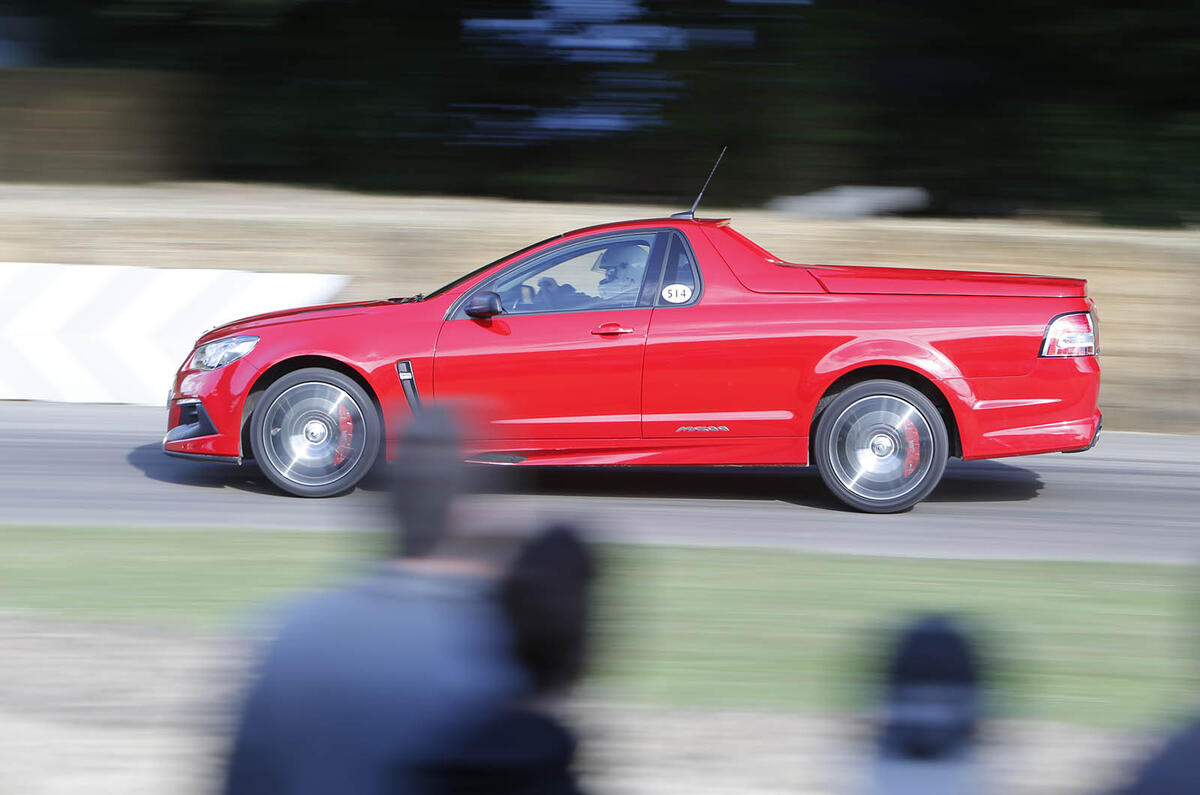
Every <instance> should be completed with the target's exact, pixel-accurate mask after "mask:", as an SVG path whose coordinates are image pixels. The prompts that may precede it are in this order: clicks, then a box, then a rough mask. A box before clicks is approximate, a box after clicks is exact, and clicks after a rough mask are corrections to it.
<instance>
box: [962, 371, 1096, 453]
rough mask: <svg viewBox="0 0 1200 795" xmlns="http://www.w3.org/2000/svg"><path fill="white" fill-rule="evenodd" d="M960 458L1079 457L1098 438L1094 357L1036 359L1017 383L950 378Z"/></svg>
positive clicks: (992, 379) (991, 379)
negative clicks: (1028, 372) (1047, 455)
mask: <svg viewBox="0 0 1200 795" xmlns="http://www.w3.org/2000/svg"><path fill="white" fill-rule="evenodd" d="M943 384H944V385H946V386H947V387H948V388H950V389H951V390H952V391H953V392H954V393H955V394H954V397H955V398H957V402H959V405H958V406H956V407H955V418H956V419H957V420H958V426H959V436H960V438H961V441H962V453H963V458H965V459H968V460H971V459H980V458H1002V457H1006V456H1017V455H1036V454H1038V453H1064V452H1082V451H1084V450H1087V449H1090V448H1091V447H1092V446H1093V445H1094V444H1095V443H1096V439H1097V438H1098V436H1099V433H1100V425H1101V413H1100V407H1099V400H1100V365H1099V363H1098V362H1097V360H1096V357H1094V356H1086V357H1078V358H1070V359H1038V360H1037V364H1036V366H1035V367H1034V369H1033V371H1032V372H1031V373H1030V374H1029V375H1026V376H1021V377H1017V378H999V377H998V378H976V379H969V380H968V379H949V380H947V381H945V382H943Z"/></svg>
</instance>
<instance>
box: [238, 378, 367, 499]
mask: <svg viewBox="0 0 1200 795" xmlns="http://www.w3.org/2000/svg"><path fill="white" fill-rule="evenodd" d="M381 436H382V425H381V423H380V421H379V414H378V412H376V410H375V404H374V403H373V402H372V400H371V398H370V396H368V395H367V393H366V392H365V391H364V390H363V388H362V387H361V386H359V385H358V384H357V383H356V382H355V381H354V380H353V379H351V378H349V377H347V376H345V375H343V374H342V373H339V372H336V371H334V370H326V369H324V368H318V367H309V368H305V369H303V370H296V371H295V372H292V373H288V374H287V375H285V376H283V377H282V378H280V379H279V380H278V381H276V382H275V383H273V384H271V386H270V387H268V388H267V391H266V392H265V393H264V394H263V396H262V399H261V400H260V401H259V402H258V405H257V406H256V407H255V409H254V414H253V415H252V416H251V418H250V445H251V448H252V449H253V452H254V458H255V460H256V461H257V462H258V465H259V467H260V468H261V469H262V471H263V473H264V474H265V475H266V476H267V477H268V478H270V479H271V481H272V482H273V483H275V485H277V486H279V487H280V488H282V489H283V490H284V491H287V492H290V493H291V494H295V495H297V496H300V497H330V496H333V495H335V494H341V493H343V492H346V491H349V490H350V489H351V488H353V487H354V485H355V484H356V483H358V481H360V480H362V478H363V476H364V475H366V474H367V472H368V471H370V469H371V466H372V465H373V464H374V463H375V458H376V456H377V454H378V452H379V442H380V438H381Z"/></svg>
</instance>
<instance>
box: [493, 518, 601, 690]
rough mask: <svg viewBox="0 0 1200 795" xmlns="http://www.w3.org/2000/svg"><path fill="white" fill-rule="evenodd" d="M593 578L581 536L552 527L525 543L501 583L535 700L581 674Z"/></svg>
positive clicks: (516, 641) (519, 657) (560, 527)
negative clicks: (537, 696)
mask: <svg viewBox="0 0 1200 795" xmlns="http://www.w3.org/2000/svg"><path fill="white" fill-rule="evenodd" d="M595 574H596V569H595V563H594V560H593V558H592V554H591V552H590V551H589V550H588V548H587V547H586V546H585V545H584V543H583V542H582V541H581V540H580V538H579V536H578V534H577V533H575V531H573V530H572V529H570V528H568V527H565V526H563V525H553V526H550V527H548V528H547V529H545V530H543V531H541V532H540V533H538V534H536V535H535V536H533V537H532V538H530V539H529V540H528V541H526V542H525V544H524V545H523V546H522V547H521V550H520V551H519V552H518V553H517V556H516V559H515V560H514V561H513V563H512V565H511V566H510V567H509V570H508V573H507V574H506V576H505V577H504V580H503V582H502V583H501V586H500V598H501V602H502V604H503V606H504V610H505V612H506V613H507V615H508V619H509V623H510V625H511V626H512V631H513V644H514V648H515V652H516V656H517V659H518V661H519V662H520V663H521V664H522V665H523V666H524V667H525V669H526V671H527V672H528V673H529V675H530V678H531V680H532V682H533V689H534V692H535V694H537V695H543V694H547V693H551V692H554V691H557V690H561V689H562V688H565V687H568V686H570V685H571V684H573V683H574V682H575V681H576V680H578V679H579V677H580V675H581V674H582V673H583V669H584V664H585V660H586V656H587V630H588V615H589V605H588V594H589V589H590V587H591V584H592V581H593V580H594V578H595Z"/></svg>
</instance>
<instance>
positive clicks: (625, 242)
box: [484, 232, 657, 314]
mask: <svg viewBox="0 0 1200 795" xmlns="http://www.w3.org/2000/svg"><path fill="white" fill-rule="evenodd" d="M656 236H657V233H655V232H649V233H647V234H644V235H622V236H620V237H609V238H604V239H601V240H592V241H586V242H583V243H580V244H579V245H576V246H569V247H567V248H565V249H561V250H559V251H556V252H553V253H551V254H549V255H547V256H546V257H543V258H541V259H539V260H536V261H534V262H532V263H529V264H528V265H524V266H521V267H518V268H516V269H515V270H513V271H509V272H508V273H505V274H503V275H501V276H500V277H499V278H498V279H497V280H496V281H495V282H493V283H492V285H491V286H490V287H486V288H484V289H491V290H494V291H495V292H497V293H499V294H500V301H501V303H502V304H503V305H504V311H505V312H506V313H508V314H536V313H542V312H570V311H579V310H596V309H625V308H629V307H633V306H636V305H637V302H638V295H639V293H640V292H641V289H642V281H643V279H644V278H645V275H646V266H647V263H648V262H649V261H650V255H651V251H652V250H653V248H654V241H655V237H656Z"/></svg>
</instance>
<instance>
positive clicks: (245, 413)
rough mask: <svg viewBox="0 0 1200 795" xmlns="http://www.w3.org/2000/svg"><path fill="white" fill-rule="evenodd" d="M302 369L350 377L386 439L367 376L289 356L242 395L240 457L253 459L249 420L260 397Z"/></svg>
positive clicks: (333, 363) (325, 360)
mask: <svg viewBox="0 0 1200 795" xmlns="http://www.w3.org/2000/svg"><path fill="white" fill-rule="evenodd" d="M306 367H321V368H324V369H326V370H333V371H335V372H338V373H341V374H342V375H344V376H346V377H348V378H350V379H351V380H353V381H354V382H355V383H357V384H358V385H359V386H361V387H362V388H363V391H364V392H366V393H367V396H368V397H370V398H371V403H372V404H374V406H375V413H376V414H377V415H378V416H379V423H380V428H382V429H383V438H385V439H386V438H387V425H386V423H385V420H384V416H383V405H382V404H381V403H380V401H379V395H378V394H376V392H375V389H374V388H373V387H372V386H371V382H370V381H369V380H367V377H366V376H365V375H364V374H363V373H362V372H361V371H359V370H358V369H357V368H355V367H354V366H353V365H350V364H347V363H346V362H344V361H342V360H340V359H334V358H332V357H329V356H317V355H306V356H292V357H289V358H287V359H281V360H280V361H278V362H276V363H275V364H273V365H271V366H270V367H268V368H267V369H266V370H263V371H262V372H261V373H259V374H258V376H257V377H256V378H255V379H254V384H253V385H252V386H251V387H250V391H249V392H247V393H246V400H245V401H244V402H243V403H242V426H241V437H240V441H239V444H240V447H241V455H242V457H243V458H246V459H250V458H253V457H254V450H253V448H252V447H251V446H250V417H251V415H252V414H254V409H255V407H256V406H257V405H258V401H259V399H260V398H261V397H262V396H263V393H264V392H266V391H267V389H269V388H270V386H271V384H273V383H275V382H276V381H278V380H279V379H280V378H283V377H284V376H285V375H287V374H288V373H294V372H295V371H297V370H303V369H304V368H306Z"/></svg>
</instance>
